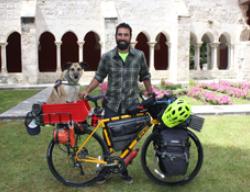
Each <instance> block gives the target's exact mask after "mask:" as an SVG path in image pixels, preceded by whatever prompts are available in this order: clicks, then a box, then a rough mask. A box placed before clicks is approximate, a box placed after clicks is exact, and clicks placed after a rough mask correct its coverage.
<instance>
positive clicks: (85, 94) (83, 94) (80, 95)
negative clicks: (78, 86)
mask: <svg viewBox="0 0 250 192" xmlns="http://www.w3.org/2000/svg"><path fill="white" fill-rule="evenodd" d="M88 94H89V93H88V91H87V90H84V91H83V92H81V93H80V94H79V97H80V98H81V99H85V98H86V97H87V96H88Z"/></svg>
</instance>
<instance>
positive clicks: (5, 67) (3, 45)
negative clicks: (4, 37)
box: [0, 43, 8, 74]
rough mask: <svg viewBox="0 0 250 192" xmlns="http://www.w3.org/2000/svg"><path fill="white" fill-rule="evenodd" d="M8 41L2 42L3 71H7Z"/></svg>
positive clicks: (0, 44) (3, 72)
mask: <svg viewBox="0 0 250 192" xmlns="http://www.w3.org/2000/svg"><path fill="white" fill-rule="evenodd" d="M7 45H8V43H0V46H1V57H2V69H1V73H2V74H5V73H7V60H6V46H7Z"/></svg>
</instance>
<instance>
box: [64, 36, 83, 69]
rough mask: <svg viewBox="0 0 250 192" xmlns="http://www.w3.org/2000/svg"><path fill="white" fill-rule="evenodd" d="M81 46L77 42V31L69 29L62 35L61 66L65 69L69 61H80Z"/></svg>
mask: <svg viewBox="0 0 250 192" xmlns="http://www.w3.org/2000/svg"><path fill="white" fill-rule="evenodd" d="M78 49H79V46H78V44H77V36H76V35H75V33H73V32H71V31H69V32H66V33H65V34H64V35H63V36H62V45H61V68H62V70H64V69H65V67H64V66H65V64H66V63H67V62H69V61H70V62H78V61H79V51H78Z"/></svg>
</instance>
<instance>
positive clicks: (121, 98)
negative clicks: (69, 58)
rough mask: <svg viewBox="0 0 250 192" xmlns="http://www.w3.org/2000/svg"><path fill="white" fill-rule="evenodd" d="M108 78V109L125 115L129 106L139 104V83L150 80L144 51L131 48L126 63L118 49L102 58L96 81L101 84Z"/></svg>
mask: <svg viewBox="0 0 250 192" xmlns="http://www.w3.org/2000/svg"><path fill="white" fill-rule="evenodd" d="M107 76H108V90H107V93H106V96H107V107H108V108H110V109H111V110H113V111H115V112H118V110H119V107H120V109H121V113H125V111H126V109H127V107H128V106H130V105H131V104H134V103H138V102H139V87H138V81H144V80H146V79H150V73H149V71H148V66H147V64H146V59H145V56H144V54H143V52H142V51H140V50H138V49H134V48H130V50H129V54H128V56H127V59H126V61H125V62H123V61H122V59H121V57H120V56H119V54H118V52H117V49H116V48H115V49H113V50H111V51H109V52H107V53H106V54H104V55H103V56H102V58H101V61H100V63H99V65H98V68H97V71H96V74H95V79H96V80H97V81H99V82H100V83H101V82H103V80H104V79H105V78H106V77H107Z"/></svg>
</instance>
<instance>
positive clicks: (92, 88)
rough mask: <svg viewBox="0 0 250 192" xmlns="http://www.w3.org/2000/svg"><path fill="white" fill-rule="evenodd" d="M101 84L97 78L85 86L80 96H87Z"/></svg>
mask: <svg viewBox="0 0 250 192" xmlns="http://www.w3.org/2000/svg"><path fill="white" fill-rule="evenodd" d="M99 84H100V82H99V81H97V80H96V79H95V78H94V79H93V80H92V81H91V82H90V84H89V85H88V86H87V87H86V88H85V90H84V91H83V92H81V93H80V98H85V97H86V96H87V95H88V94H89V93H90V92H91V91H93V90H94V89H95V88H96V87H97V86H98V85H99Z"/></svg>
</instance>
